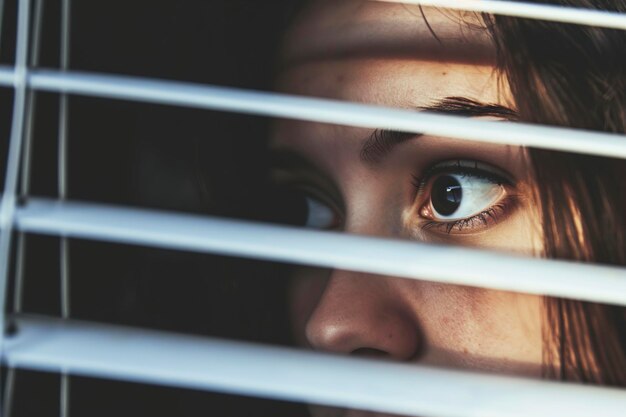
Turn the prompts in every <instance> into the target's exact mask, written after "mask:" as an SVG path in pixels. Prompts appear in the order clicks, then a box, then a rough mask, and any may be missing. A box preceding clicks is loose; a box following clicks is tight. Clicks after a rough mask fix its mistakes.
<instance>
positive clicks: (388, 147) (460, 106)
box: [360, 97, 517, 164]
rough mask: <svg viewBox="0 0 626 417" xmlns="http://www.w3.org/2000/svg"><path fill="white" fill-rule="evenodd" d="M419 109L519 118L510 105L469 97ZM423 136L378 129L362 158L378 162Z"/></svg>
mask: <svg viewBox="0 0 626 417" xmlns="http://www.w3.org/2000/svg"><path fill="white" fill-rule="evenodd" d="M418 110H420V111H427V112H431V113H444V114H451V115H456V116H467V117H485V116H491V117H498V118H501V119H505V120H517V113H516V112H515V110H513V109H511V108H509V107H506V106H502V105H500V104H494V103H483V102H480V101H477V100H473V99H471V98H467V97H445V98H443V99H441V100H438V101H436V102H435V103H433V104H430V105H428V106H423V107H419V108H418ZM421 136H423V134H422V133H408V132H400V131H397V130H386V129H376V130H374V131H373V132H372V134H371V135H370V136H369V137H368V138H367V140H365V142H364V143H363V146H362V147H361V151H360V157H361V160H362V161H363V162H365V163H368V164H377V163H379V162H380V161H382V160H383V159H384V158H385V157H386V156H387V155H389V153H391V151H392V150H393V148H394V147H395V146H397V145H399V144H402V143H404V142H407V141H409V140H413V139H417V138H419V137H421Z"/></svg>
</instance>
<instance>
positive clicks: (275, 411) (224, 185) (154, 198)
mask: <svg viewBox="0 0 626 417" xmlns="http://www.w3.org/2000/svg"><path fill="white" fill-rule="evenodd" d="M43 3H44V15H43V27H42V38H41V54H40V57H39V60H40V64H39V66H40V67H44V68H58V67H59V51H60V47H59V45H60V19H61V5H60V1H58V0H55V1H52V0H44V2H43ZM289 3H290V2H289V0H265V1H258V0H169V1H154V0H151V1H148V0H132V1H129V0H88V1H78V0H74V1H72V8H71V45H70V69H71V70H79V71H93V72H103V73H117V74H126V75H137V76H143V77H154V78H162V79H174V80H185V81H190V82H197V83H202V84H218V85H226V86H234V87H240V88H251V89H263V90H269V89H271V76H272V66H273V59H274V56H275V54H276V49H277V46H278V44H279V39H280V36H281V32H282V31H283V28H284V26H285V24H286V21H287V18H288V14H289V13H288V9H289V8H290V7H291V6H290V5H289ZM31 11H32V10H31ZM31 14H32V13H31ZM15 18H16V1H15V0H13V1H7V2H6V5H5V10H4V18H3V22H2V25H3V26H2V42H1V44H0V45H1V49H0V63H2V64H5V65H7V64H12V62H13V60H14V40H15ZM12 99H13V94H12V91H11V90H10V89H4V88H3V89H1V93H0V109H1V110H2V111H1V112H0V135H2V136H1V137H2V138H3V139H2V147H1V150H0V152H2V155H0V156H1V157H2V161H4V160H5V158H6V152H7V145H8V141H7V139H6V138H8V137H9V136H8V135H9V130H10V114H11V109H12ZM69 103H70V104H69V165H68V172H69V178H68V188H69V196H68V197H69V198H70V199H72V200H83V201H90V202H101V203H110V204H121V205H131V206H141V207H150V208H161V209H167V210H176V211H186V212H193V213H203V214H209V215H219V216H226V217H234V218H245V219H255V220H262V221H268V220H272V218H273V217H274V216H273V213H274V212H275V209H276V207H277V206H280V204H278V203H279V197H278V196H277V195H276V196H275V194H274V190H272V189H271V188H269V187H268V186H267V184H266V183H265V171H266V169H267V163H268V160H267V157H266V149H265V137H266V129H267V125H268V121H267V120H265V119H263V118H257V117H250V116H241V115H236V114H226V113H220V112H210V111H204V110H194V109H185V108H175V107H167V106H160V105H149V104H142V103H133V102H124V101H113V100H104V99H96V98H86V97H78V96H72V97H70V99H69ZM58 111H59V96H58V95H57V94H50V93H37V94H36V107H35V117H36V118H35V124H34V126H35V130H34V142H33V154H32V166H33V170H32V173H31V189H30V195H34V196H46V197H51V198H56V197H57V195H58V194H57V162H56V161H57V157H58V154H57V130H58ZM2 171H3V173H2V175H4V170H2ZM274 196H275V198H274ZM59 251H60V245H59V239H57V238H52V237H41V236H35V235H31V236H27V240H26V253H25V255H26V263H25V265H26V270H25V281H24V282H25V288H24V295H23V311H24V312H27V313H37V314H45V315H51V316H59V315H60V278H59ZM69 252H70V282H71V299H70V300H71V303H70V304H71V317H72V318H75V319H83V320H92V321H102V322H108V323H118V324H124V325H133V326H141V327H149V328H156V329H163V330H170V331H177V332H185V333H192V334H201V335H212V336H219V337H228V338H234V339H239V340H249V341H255V342H263V343H272V344H281V345H289V344H290V337H289V332H288V330H287V326H288V323H287V314H286V312H285V305H284V304H285V303H284V299H285V297H284V291H285V286H286V285H285V284H286V278H285V277H286V275H287V273H286V272H287V268H288V267H286V266H284V265H276V264H269V263H261V262H255V261H251V260H243V259H234V258H224V257H218V256H210V255H204V254H193V253H183V252H178V251H166V250H156V249H147V248H140V247H130V246H124V245H112V244H107V243H101V242H87V241H71V243H70V251H69ZM11 292H12V288H9V297H8V299H9V306H8V309H9V312H10V311H12V309H13V305H12V303H11V299H12V296H11ZM59 379H60V378H59V376H58V375H55V374H43V373H36V372H28V371H18V372H17V379H16V385H15V392H14V407H13V414H12V415H13V416H57V415H58V414H59V411H58V410H59ZM70 413H71V415H72V416H103V417H104V416H107V417H109V416H125V415H128V416H131V415H132V416H137V415H146V416H148V415H149V416H172V415H177V416H178V415H179V416H196V415H197V416H200V415H219V416H255V415H259V416H265V415H272V416H281V415H285V416H287V415H289V416H297V415H303V408H302V407H300V406H298V405H294V404H289V403H281V402H272V401H266V400H258V399H243V398H240V397H235V396H225V395H217V394H211V393H205V392H195V391H190V390H178V389H170V388H165V387H154V386H145V385H140V384H131V383H122V382H112V381H103V380H96V379H89V378H78V377H72V382H71V403H70Z"/></svg>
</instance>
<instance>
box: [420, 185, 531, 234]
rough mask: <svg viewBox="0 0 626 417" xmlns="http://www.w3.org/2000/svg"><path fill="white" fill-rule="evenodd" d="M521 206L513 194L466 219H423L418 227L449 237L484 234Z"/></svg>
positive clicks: (517, 196)
mask: <svg viewBox="0 0 626 417" xmlns="http://www.w3.org/2000/svg"><path fill="white" fill-rule="evenodd" d="M519 205H520V198H519V195H518V194H516V193H511V194H508V195H507V196H506V197H504V198H503V199H502V200H501V201H499V202H498V203H496V204H494V205H493V206H491V207H489V208H488V209H487V210H484V211H482V212H480V213H478V214H476V215H474V216H471V217H468V218H466V219H459V220H453V221H447V222H445V221H444V222H442V221H436V220H429V219H423V218H422V219H421V221H420V224H419V225H418V227H419V229H420V230H422V231H427V232H428V231H432V232H435V233H445V234H448V235H457V234H461V235H462V234H471V233H478V232H483V231H486V230H489V229H491V228H492V227H494V226H497V225H498V224H501V223H502V222H504V221H505V220H506V219H507V218H509V217H510V216H511V215H512V214H513V213H514V212H515V211H516V210H517V208H518V207H519Z"/></svg>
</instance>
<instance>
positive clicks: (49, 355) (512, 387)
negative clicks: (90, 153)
mask: <svg viewBox="0 0 626 417" xmlns="http://www.w3.org/2000/svg"><path fill="white" fill-rule="evenodd" d="M17 326H18V329H19V331H18V333H17V334H16V335H14V336H12V337H11V338H9V339H8V340H7V349H6V352H5V356H4V361H5V363H8V364H9V365H11V366H15V367H21V368H29V369H36V370H44V371H52V372H59V371H60V370H62V369H65V370H68V371H69V372H70V373H72V374H78V375H85V376H92V377H100V378H108V379H120V380H124V381H134V382H141V383H149V384H159V385H167V386H174V387H184V388H192V389H202V390H210V391H217V392H225V393H232V394H241V395H249V396H258V397H264V398H271V399H282V400H290V401H304V402H308V403H319V404H326V405H333V406H338V407H347V408H357V409H366V410H374V411H381V412H391V413H398V414H408V415H421V416H437V417H478V416H480V417H505V416H506V417H528V416H533V417H554V416H555V415H567V416H568V417H589V416H603V417H617V416H620V417H621V416H623V412H624V410H625V409H626V391H624V390H618V389H611V388H599V387H591V386H582V385H573V384H568V383H557V382H548V381H541V380H531V379H521V378H512V377H503V376H496V375H483V374H474V373H467V372H461V371H452V370H444V369H438V368H431V367H426V366H420V365H417V364H410V365H408V364H398V363H391V362H383V361H371V360H365V359H357V358H349V357H339V356H331V355H325V354H321V353H315V352H305V351H298V350H295V349H288V348H279V347H270V346H262V345H253V344H246V343H241V342H233V341H224V340H218V339H211V338H201V337H197V336H184V335H174V334H170V333H165V332H156V331H148V330H140V329H131V328H123V327H118V326H110V325H102V324H95V323H81V322H72V321H62V320H53V319H42V318H32V317H31V318H22V319H20V320H18V321H17Z"/></svg>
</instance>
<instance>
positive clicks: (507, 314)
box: [415, 284, 543, 376]
mask: <svg viewBox="0 0 626 417" xmlns="http://www.w3.org/2000/svg"><path fill="white" fill-rule="evenodd" d="M426 287H427V288H425V289H422V293H423V294H425V297H426V298H424V299H423V300H422V305H421V306H419V307H418V306H416V307H415V309H416V310H420V311H421V314H420V316H421V321H422V326H423V327H424V332H425V334H426V335H427V338H428V341H429V343H428V345H429V351H428V352H426V354H425V357H424V358H423V360H424V362H427V363H431V364H437V365H444V366H453V367H459V368H466V369H480V370H485V371H489V370H497V371H499V372H505V373H511V374H526V375H529V376H540V373H541V363H542V351H543V344H542V338H541V328H542V317H543V316H542V298H541V297H540V296H531V295H523V294H514V293H507V292H502V291H493V290H484V289H478V288H470V287H460V286H450V285H448V286H443V285H438V284H429V285H426Z"/></svg>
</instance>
